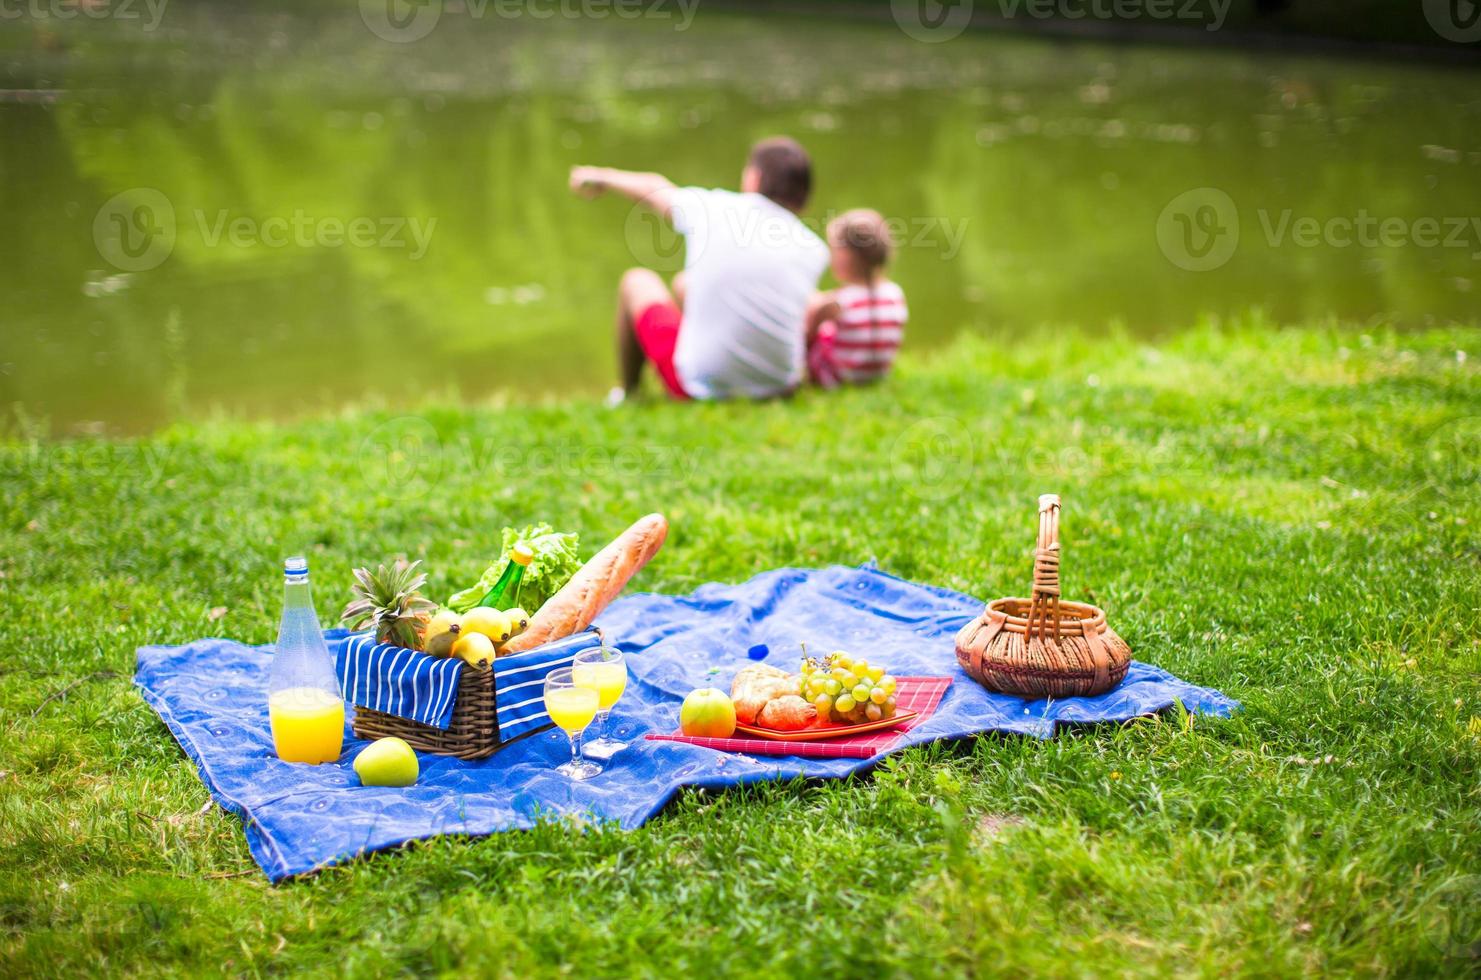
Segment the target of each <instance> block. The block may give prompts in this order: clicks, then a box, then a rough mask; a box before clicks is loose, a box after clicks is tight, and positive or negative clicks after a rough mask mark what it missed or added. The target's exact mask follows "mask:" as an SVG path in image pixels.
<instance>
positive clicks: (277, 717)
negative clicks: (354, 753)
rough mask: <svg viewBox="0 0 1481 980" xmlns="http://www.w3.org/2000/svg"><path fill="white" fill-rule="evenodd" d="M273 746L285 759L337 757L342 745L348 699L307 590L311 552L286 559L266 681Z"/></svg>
mask: <svg viewBox="0 0 1481 980" xmlns="http://www.w3.org/2000/svg"><path fill="white" fill-rule="evenodd" d="M267 717H268V722H269V724H270V725H271V726H272V731H273V748H275V749H276V750H277V753H278V758H280V759H282V760H283V761H284V762H308V763H320V762H334V761H335V760H337V759H338V758H339V753H340V750H341V749H342V748H343V747H344V737H345V703H344V700H343V699H342V698H341V697H340V691H339V678H338V677H336V676H335V673H334V658H332V657H331V656H330V655H329V647H328V645H327V644H325V642H324V632H323V631H322V630H320V629H319V617H318V616H317V615H315V614H314V602H313V597H312V595H311V594H310V592H309V563H308V559H307V558H288V559H286V560H285V561H284V562H283V619H282V622H281V623H279V624H278V645H277V647H276V648H275V649H274V652H273V666H272V672H271V674H270V676H269V678H268V682H267Z"/></svg>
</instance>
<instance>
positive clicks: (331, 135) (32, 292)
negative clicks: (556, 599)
mask: <svg viewBox="0 0 1481 980" xmlns="http://www.w3.org/2000/svg"><path fill="white" fill-rule="evenodd" d="M53 27H56V25H51V26H50V27H47V29H46V30H43V29H42V28H41V27H37V26H35V25H31V26H30V28H29V29H28V28H27V25H25V24H22V25H21V29H20V30H19V31H17V32H12V33H11V34H9V35H8V37H7V41H6V47H5V49H4V50H3V52H0V53H3V54H4V55H5V71H6V73H7V76H8V77H7V78H6V80H5V81H4V82H0V87H3V88H6V89H8V90H11V91H12V92H15V91H26V92H37V91H41V92H45V93H50V94H49V95H47V96H43V97H42V99H41V101H35V100H34V97H31V96H27V97H25V98H21V97H20V96H14V95H13V96H12V97H11V98H10V100H9V101H6V102H3V103H0V173H3V176H4V181H3V187H0V195H3V200H4V213H5V215H6V219H7V229H6V233H5V235H4V236H3V239H0V291H3V292H0V295H3V297H4V308H3V311H0V318H3V320H0V399H3V402H4V403H5V404H6V405H7V406H18V408H15V409H13V410H12V411H13V413H18V414H21V415H24V416H26V417H30V418H35V417H46V418H50V419H51V420H52V431H53V432H55V433H57V434H65V433H67V432H69V431H77V430H78V429H88V428H98V427H99V423H101V427H102V428H105V429H106V430H108V431H138V430H144V429H148V428H151V427H154V426H157V425H159V424H162V423H164V422H167V421H169V420H170V419H173V418H178V417H189V416H201V415H204V414H209V413H211V412H212V411H216V410H224V411H228V412H232V413H243V414H251V415H272V416H278V415H294V414H300V413H302V412H305V411H313V410H318V409H321V408H323V407H326V406H332V405H335V404H339V403H343V402H346V401H365V400H370V401H386V402H391V403H395V402H397V401H401V400H404V399H406V398H408V397H414V396H416V395H417V394H419V393H421V392H423V391H427V390H437V391H458V392H462V393H464V394H467V395H470V396H482V395H484V394H486V393H488V392H490V391H493V390H496V389H505V388H507V389H511V390H512V391H514V392H515V393H516V394H517V396H518V397H522V398H540V397H544V396H545V395H546V394H549V393H565V392H578V393H592V392H596V391H599V390H602V389H603V388H604V387H605V385H606V384H607V383H608V382H609V379H610V376H611V373H612V358H611V353H610V350H609V343H610V342H609V332H610V317H611V310H610V307H611V299H612V289H613V286H614V284H615V280H616V277H617V275H618V274H619V273H620V271H621V270H622V269H623V268H624V267H626V266H628V265H631V264H634V263H635V262H637V261H640V260H645V261H648V262H649V263H650V264H657V265H659V266H660V267H662V268H665V269H672V268H674V267H676V265H677V264H678V261H679V257H678V255H677V254H676V251H675V250H674V248H673V247H672V242H670V241H668V240H666V239H665V238H663V237H662V236H655V234H654V233H653V231H652V229H651V227H650V226H649V225H648V224H646V223H644V222H642V221H639V220H634V219H633V218H632V217H631V215H630V214H629V210H628V208H627V207H625V206H624V205H622V204H621V203H619V202H617V201H611V200H604V201H598V202H595V203H591V202H584V201H580V200H577V199H574V198H572V197H571V196H570V195H569V194H568V193H567V192H566V190H565V187H564V179H565V173H566V171H567V169H568V168H569V167H570V165H572V164H574V163H585V162H593V163H610V164H614V165H619V166H631V167H643V168H654V169H660V170H663V171H665V172H667V173H669V174H670V175H671V176H673V177H674V178H675V179H676V180H679V181H681V182H693V183H703V184H722V185H723V184H731V183H733V182H734V181H735V179H736V175H737V171H738V168H739V164H740V161H741V159H742V157H743V155H744V152H745V148H746V147H747V145H748V144H749V143H750V141H752V140H753V139H755V138H757V137H759V136H763V135H767V134H770V133H773V132H788V133H792V134H794V135H797V136H798V137H799V138H801V139H803V140H804V142H805V143H806V144H807V145H808V147H809V148H810V149H811V150H812V151H813V153H814V154H815V157H816V161H817V176H818V193H817V196H816V200H815V203H814V206H813V208H812V215H811V217H812V219H813V220H816V221H822V220H824V219H826V217H827V215H828V214H829V213H831V212H835V211H837V210H841V209H843V208H847V207H852V206H857V205H871V206H874V207H878V208H880V209H881V210H883V211H884V212H886V213H887V214H890V215H892V216H894V217H895V218H896V219H897V220H898V222H899V227H900V229H901V230H902V232H903V233H904V237H905V238H906V242H905V247H904V248H902V250H901V254H900V258H899V262H898V269H897V271H898V278H899V280H900V281H901V282H902V283H903V284H904V285H905V287H906V289H907V292H908V294H909V297H910V300H911V305H912V311H913V320H912V323H911V327H910V333H909V337H908V344H909V345H910V346H913V347H919V348H925V347H929V346H933V345H938V344H940V343H942V342H943V341H944V340H946V339H947V338H949V337H951V336H953V335H954V334H956V333H958V332H960V331H980V332H983V333H988V334H1008V333H1012V332H1016V331H1024V330H1030V329H1036V328H1041V327H1044V326H1049V327H1055V326H1063V325H1076V326H1080V327H1084V328H1088V329H1091V330H1099V329H1113V328H1116V327H1118V326H1120V327H1124V328H1125V329H1129V330H1133V331H1138V332H1145V333H1149V334H1151V333H1156V332H1159V331H1166V330H1172V329H1176V328H1178V327H1180V326H1183V325H1186V324H1188V323H1190V322H1192V321H1193V320H1195V319H1196V318H1198V317H1199V316H1201V315H1204V314H1216V315H1222V316H1228V315H1238V314H1240V313H1243V312H1245V311H1249V310H1252V309H1259V310H1262V311H1263V312H1264V313H1265V315H1266V316H1267V317H1269V318H1272V319H1275V320H1279V321H1292V320H1310V319H1314V318H1315V319H1326V318H1338V319H1342V320H1349V321H1359V322H1368V321H1373V322H1379V321H1389V322H1394V323H1397V324H1399V325H1400V326H1409V325H1417V324H1423V323H1428V322H1434V321H1446V320H1452V319H1459V320H1466V321H1470V320H1474V319H1475V318H1476V317H1477V315H1478V310H1481V284H1478V282H1477V278H1478V276H1477V272H1478V269H1481V193H1478V188H1481V179H1478V178H1481V135H1478V134H1481V79H1478V78H1477V77H1476V76H1475V75H1473V74H1468V73H1465V72H1462V71H1459V70H1455V69H1449V68H1430V67H1426V66H1423V65H1393V64H1380V63H1374V64H1369V63H1358V62H1352V61H1341V60H1331V59H1318V58H1310V57H1288V56H1274V55H1262V54H1246V53H1240V52H1235V51H1227V50H1215V51H1210V50H1195V51H1180V50H1177V49H1174V48H1168V47H1144V48H1140V47H1123V46H1114V47H1113V46H1103V45H1098V44H1089V43H1057V42H1052V41H1039V40H1033V39H1024V38H1016V37H1001V36H991V35H987V36H964V37H962V38H959V39H957V40H956V41H953V42H951V43H948V44H937V45H923V44H920V43H918V42H915V41H912V40H911V39H910V38H908V37H906V36H905V35H903V34H902V33H900V32H898V31H896V30H893V29H892V28H890V27H888V26H885V25H866V26H849V27H835V28H833V29H830V30H827V31H823V30H822V29H821V25H819V24H817V23H816V22H808V21H797V20H789V19H771V20H765V19H747V18H739V17H735V16H732V15H720V14H708V13H703V12H701V13H699V14H698V15H697V16H696V17H695V18H694V21H693V23H692V25H691V26H690V27H689V28H688V29H687V30H685V31H682V32H679V31H676V30H674V26H673V25H672V24H667V23H655V22H639V23H618V22H604V23H589V22H570V21H560V20H553V21H549V22H538V23H537V22H532V21H527V20H525V21H491V20H485V21H473V20H467V21H465V22H463V23H455V24H454V23H444V24H439V26H438V29H437V30H436V31H435V32H433V33H432V34H431V35H430V36H428V37H426V38H424V39H422V40H420V41H417V42H415V43H411V44H388V43H386V42H384V41H382V40H380V39H378V38H376V37H374V36H373V35H372V34H370V33H369V32H368V31H367V30H365V28H364V25H363V24H362V23H361V22H360V20H359V19H358V18H357V17H356V16H355V15H354V12H353V10H351V11H350V12H349V13H348V14H339V13H335V14H332V13H325V12H321V13H319V14H315V15H312V16H310V15H306V14H298V15H287V14H276V15H273V16H271V17H268V16H258V17H253V16H249V15H246V14H240V15H231V16H226V17H224V16H223V15H222V13H221V12H220V10H219V9H218V10H214V11H212V10H206V11H191V10H174V9H173V8H172V9H171V10H170V11H169V17H168V19H167V20H166V21H165V25H164V29H162V30H160V31H156V32H152V33H146V32H140V31H134V30H132V29H130V28H129V27H128V26H127V25H120V24H107V23H105V24H101V25H99V24H74V25H67V26H66V27H65V28H62V27H57V28H56V29H55V30H53V29H52V28H53ZM47 99H50V101H47ZM1197 188H1210V189H1212V190H1211V191H1200V192H1199V194H1198V195H1194V196H1193V197H1192V198H1185V199H1184V204H1182V205H1179V206H1178V207H1177V208H1174V211H1178V210H1179V209H1180V210H1181V211H1182V212H1183V213H1182V215H1181V217H1180V216H1179V214H1177V213H1167V209H1168V205H1169V202H1172V201H1173V200H1174V199H1175V198H1178V196H1179V195H1180V194H1184V192H1187V191H1190V190H1193V189H1197ZM120 195H121V196H120ZM1364 216H1367V217H1366V218H1365V217H1364ZM1473 217H1474V218H1476V221H1475V222H1474V223H1472V222H1471V219H1472V218H1473ZM1425 218H1430V219H1435V234H1434V235H1433V236H1432V235H1431V234H1430V227H1429V225H1428V224H1426V223H1425V222H1422V221H1420V220H1419V219H1425ZM1303 219H1304V224H1303ZM1332 219H1338V220H1337V222H1336V223H1335V224H1334V223H1333V222H1332ZM1384 219H1388V220H1389V222H1390V224H1389V225H1388V226H1387V230H1386V233H1383V234H1380V232H1383V231H1384V228H1383V226H1382V225H1381V224H1374V225H1373V226H1372V231H1371V233H1370V234H1369V235H1368V236H1367V238H1364V236H1363V230H1362V229H1363V222H1364V221H1365V220H1366V221H1372V222H1381V221H1383V220H1384ZM1159 220H1161V222H1162V232H1163V237H1162V238H1161V239H1159ZM1344 222H1346V223H1347V224H1344ZM1314 223H1315V224H1318V228H1317V231H1316V233H1315V237H1312V236H1311V235H1310V234H1304V233H1309V232H1311V226H1312V225H1313V224H1314ZM1235 225H1237V228H1238V245H1237V247H1234V248H1233V249H1232V251H1229V250H1228V249H1225V251H1226V252H1227V253H1228V254H1227V255H1224V254H1221V253H1219V252H1218V251H1217V249H1220V248H1224V245H1223V244H1221V242H1222V243H1231V242H1232V237H1231V236H1232V234H1233V230H1234V226H1235ZM1348 225H1350V226H1351V227H1350V228H1349V230H1348V231H1347V233H1346V234H1344V232H1343V229H1344V228H1345V227H1347V226H1348ZM1210 235H1214V236H1215V238H1217V237H1218V236H1220V235H1222V236H1224V237H1223V238H1222V239H1220V240H1219V241H1215V240H1214V239H1213V238H1209V237H1208V236H1210ZM1200 236H1201V237H1200ZM1432 237H1433V238H1434V239H1435V240H1434V241H1433V242H1432V243H1431V238H1432ZM1368 239H1372V240H1371V241H1369V240H1368ZM1346 240H1350V242H1351V243H1350V244H1344V241H1346ZM1159 242H1160V244H1159ZM1180 243H1181V244H1180ZM1211 243H1212V244H1211ZM1207 247H1212V248H1214V249H1215V251H1214V252H1213V253H1212V254H1213V255H1214V259H1215V260H1216V261H1217V265H1216V267H1214V268H1211V269H1208V270H1207V271H1196V269H1197V268H1198V266H1199V263H1200V261H1204V259H1206V258H1207V255H1208V254H1210V253H1209V252H1208V250H1207Z"/></svg>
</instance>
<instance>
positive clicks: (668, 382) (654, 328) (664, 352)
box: [633, 302, 689, 399]
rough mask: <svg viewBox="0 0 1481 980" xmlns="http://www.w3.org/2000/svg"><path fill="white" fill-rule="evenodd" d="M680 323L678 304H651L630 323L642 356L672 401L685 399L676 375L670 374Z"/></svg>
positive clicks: (672, 369)
mask: <svg viewBox="0 0 1481 980" xmlns="http://www.w3.org/2000/svg"><path fill="white" fill-rule="evenodd" d="M682 319H683V314H682V313H681V312H680V310H679V307H678V304H676V303H673V302H668V303H654V304H653V305H652V306H648V307H646V308H644V310H643V311H642V312H641V313H639V314H638V318H637V319H636V320H635V321H633V333H634V334H635V335H636V336H637V338H638V346H639V347H641V348H642V349H643V356H645V357H647V358H648V360H649V361H651V362H652V363H653V368H654V370H656V371H657V372H658V376H659V377H660V378H661V379H663V386H664V387H665V388H667V389H668V392H669V394H670V395H673V396H674V397H675V398H682V399H688V397H689V396H688V395H687V394H685V392H684V386H683V385H681V384H680V383H679V375H678V374H677V373H675V371H674V348H675V347H677V346H678V345H679V325H680V322H681V321H682Z"/></svg>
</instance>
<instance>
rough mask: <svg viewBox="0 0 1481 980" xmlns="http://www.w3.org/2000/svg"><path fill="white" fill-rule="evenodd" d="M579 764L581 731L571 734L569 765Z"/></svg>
mask: <svg viewBox="0 0 1481 980" xmlns="http://www.w3.org/2000/svg"><path fill="white" fill-rule="evenodd" d="M580 764H581V733H580V732H577V733H576V734H574V735H572V736H571V765H573V766H579V765H580Z"/></svg>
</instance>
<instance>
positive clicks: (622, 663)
mask: <svg viewBox="0 0 1481 980" xmlns="http://www.w3.org/2000/svg"><path fill="white" fill-rule="evenodd" d="M571 676H572V679H573V680H575V682H576V683H577V684H579V685H581V686H582V687H586V688H590V689H591V690H593V691H596V692H597V726H598V727H597V739H596V741H594V742H588V743H587V744H586V745H585V747H584V751H585V754H586V755H587V756H589V757H591V758H593V759H610V758H612V756H614V755H616V754H617V753H618V752H619V751H620V750H622V749H625V748H627V743H626V742H620V741H618V740H617V739H615V738H612V737H611V735H610V734H608V731H607V722H608V718H609V717H610V716H611V714H612V706H613V705H615V704H616V703H617V699H618V698H620V697H622V692H623V691H625V690H627V660H626V659H625V658H624V657H623V656H622V651H621V650H610V649H608V648H607V645H606V644H605V643H603V644H602V645H601V646H599V647H597V648H596V649H595V650H583V651H582V652H581V653H578V654H576V659H575V662H574V663H572V665H571Z"/></svg>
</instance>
